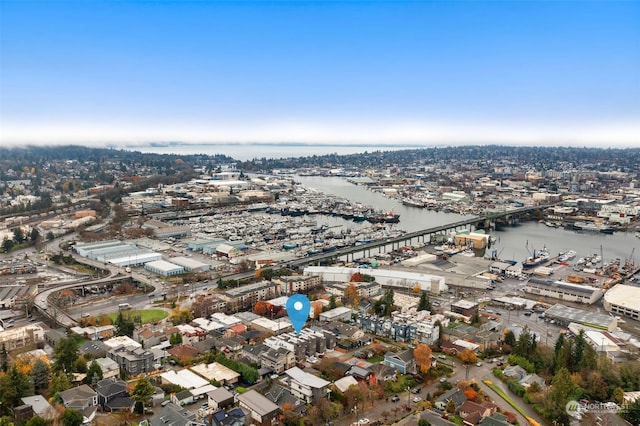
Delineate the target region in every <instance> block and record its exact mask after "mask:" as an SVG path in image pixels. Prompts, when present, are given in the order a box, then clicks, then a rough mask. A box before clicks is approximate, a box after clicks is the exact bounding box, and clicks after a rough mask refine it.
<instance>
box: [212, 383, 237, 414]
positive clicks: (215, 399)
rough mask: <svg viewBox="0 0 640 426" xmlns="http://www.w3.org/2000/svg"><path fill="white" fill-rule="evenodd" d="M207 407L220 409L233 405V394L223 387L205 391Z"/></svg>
mask: <svg viewBox="0 0 640 426" xmlns="http://www.w3.org/2000/svg"><path fill="white" fill-rule="evenodd" d="M207 397H208V402H209V408H213V409H214V410H221V409H224V408H227V407H229V406H231V405H233V403H234V400H233V394H232V393H231V392H229V391H228V390H226V389H225V388H222V387H221V388H218V389H216V390H212V391H210V392H208V393H207Z"/></svg>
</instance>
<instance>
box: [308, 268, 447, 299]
mask: <svg viewBox="0 0 640 426" xmlns="http://www.w3.org/2000/svg"><path fill="white" fill-rule="evenodd" d="M356 272H359V273H362V270H361V269H359V268H342V267H332V266H309V267H306V268H304V275H318V276H320V278H321V280H322V281H323V282H343V283H345V282H349V281H350V280H351V277H352V276H353V274H355V273H356ZM366 272H367V275H371V276H373V277H374V278H375V280H376V282H378V283H380V285H381V286H382V287H384V288H399V289H403V290H407V291H411V290H413V289H414V288H415V287H416V286H419V287H420V290H422V291H428V292H430V293H432V294H440V293H442V292H446V291H447V290H448V287H447V285H446V284H445V282H444V277H441V276H438V275H430V274H424V273H420V272H407V271H398V270H393V269H367V271H366Z"/></svg>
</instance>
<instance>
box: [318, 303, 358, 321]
mask: <svg viewBox="0 0 640 426" xmlns="http://www.w3.org/2000/svg"><path fill="white" fill-rule="evenodd" d="M352 313H353V310H352V309H349V308H347V307H345V306H339V307H337V308H334V309H331V310H330V311H327V312H322V313H321V314H320V321H349V320H351V314H352Z"/></svg>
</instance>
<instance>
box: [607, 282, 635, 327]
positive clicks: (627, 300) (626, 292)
mask: <svg viewBox="0 0 640 426" xmlns="http://www.w3.org/2000/svg"><path fill="white" fill-rule="evenodd" d="M604 308H605V309H606V310H607V311H609V312H611V313H612V314H615V315H624V316H625V317H629V318H633V319H635V320H637V319H638V315H640V287H635V286H630V285H624V284H618V285H615V286H613V287H612V288H610V289H609V290H608V291H607V292H606V293H605V295H604Z"/></svg>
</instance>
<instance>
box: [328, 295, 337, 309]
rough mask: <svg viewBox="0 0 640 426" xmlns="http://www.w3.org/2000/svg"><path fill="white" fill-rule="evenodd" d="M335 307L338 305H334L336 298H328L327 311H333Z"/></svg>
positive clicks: (332, 296)
mask: <svg viewBox="0 0 640 426" xmlns="http://www.w3.org/2000/svg"><path fill="white" fill-rule="evenodd" d="M337 307H338V305H337V304H336V296H334V295H331V297H330V298H329V309H335V308H337Z"/></svg>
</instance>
